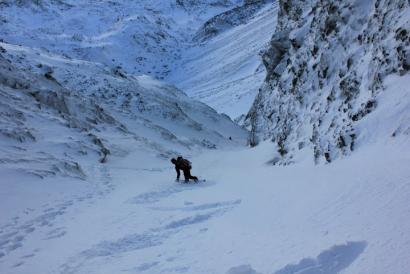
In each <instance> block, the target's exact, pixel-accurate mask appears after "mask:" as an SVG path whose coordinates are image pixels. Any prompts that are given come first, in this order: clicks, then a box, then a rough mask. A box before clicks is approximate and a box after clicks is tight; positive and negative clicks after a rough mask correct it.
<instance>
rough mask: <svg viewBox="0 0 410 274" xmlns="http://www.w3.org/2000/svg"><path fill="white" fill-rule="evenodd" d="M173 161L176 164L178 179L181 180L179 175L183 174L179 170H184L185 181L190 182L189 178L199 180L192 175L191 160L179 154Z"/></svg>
mask: <svg viewBox="0 0 410 274" xmlns="http://www.w3.org/2000/svg"><path fill="white" fill-rule="evenodd" d="M171 162H172V163H173V164H174V165H175V170H176V172H177V181H179V176H180V175H181V173H180V172H179V171H180V170H182V172H184V177H185V183H188V182H189V179H192V180H194V181H195V182H198V177H196V176H192V175H191V168H192V166H191V162H190V161H188V160H187V159H184V158H182V157H181V156H179V157H178V158H177V159H175V158H172V159H171Z"/></svg>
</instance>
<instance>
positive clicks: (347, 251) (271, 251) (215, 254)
mask: <svg viewBox="0 0 410 274" xmlns="http://www.w3.org/2000/svg"><path fill="white" fill-rule="evenodd" d="M405 145H406V144H405V142H403V143H394V144H384V146H378V147H377V150H376V149H375V147H374V146H372V147H369V148H368V149H364V150H362V152H361V153H360V154H359V153H358V154H355V155H352V158H351V159H350V160H349V161H347V160H340V161H337V162H335V163H334V164H333V165H329V166H316V167H315V166H312V164H311V162H310V161H306V162H302V163H300V164H297V165H294V166H291V167H272V166H266V165H264V163H266V162H268V160H269V151H271V146H272V144H262V145H261V146H260V147H257V148H255V149H245V150H243V149H241V150H233V151H213V152H212V151H211V152H208V153H205V154H202V155H199V156H196V157H193V158H192V161H193V163H194V170H193V171H194V172H195V173H196V174H198V175H200V176H203V177H206V178H207V179H208V180H207V181H206V182H202V183H199V184H193V183H192V184H182V183H176V182H173V181H172V179H173V178H174V177H175V174H174V173H175V172H174V170H173V168H172V167H171V166H170V163H168V161H158V159H156V158H155V157H151V156H149V155H144V159H145V162H144V165H143V166H139V167H138V168H133V166H132V163H134V162H136V160H137V159H139V158H140V157H142V156H141V155H137V154H134V153H131V154H129V155H128V156H127V157H126V158H114V159H113V160H112V163H109V164H107V165H105V166H104V168H95V170H96V171H95V174H96V176H95V177H96V181H99V182H100V183H98V184H96V185H94V186H93V187H91V188H90V189H89V191H88V192H84V193H81V192H83V190H84V189H81V188H80V189H77V190H76V193H72V194H71V196H69V195H65V196H64V197H65V199H63V200H60V201H54V202H53V201H49V202H48V203H47V204H41V205H40V206H39V208H34V207H33V208H31V209H26V210H31V211H32V212H30V216H32V217H30V218H23V217H16V218H14V219H11V220H9V221H8V222H3V225H2V227H1V248H2V253H1V254H2V257H1V258H0V270H1V273H15V274H18V273H44V274H47V273H62V274H71V273H72V274H74V273H78V274H83V273H84V274H85V273H87V274H91V273H98V274H101V273H107V274H108V273H204V274H205V273H215V274H216V273H229V274H239V273H275V274H284V273H305V274H306V273H328V274H329V273H406V269H408V263H407V260H406V258H405V257H406V256H407V254H409V251H410V250H409V243H410V236H409V235H408V233H407V231H409V229H410V222H409V221H405V220H404V216H407V215H408V214H409V212H410V207H409V204H408V200H409V198H410V176H407V175H403V174H406V173H405V172H404V170H406V169H407V167H408V165H409V164H410V159H409V158H408V156H406V155H403V156H401V157H399V158H397V157H396V155H397V151H398V150H400V149H403V147H404V146H405ZM380 153H383V155H384V157H383V158H380V157H377V155H379V154H380ZM370 158H372V159H376V160H374V161H372V162H368V161H366V159H370ZM248 159H253V160H252V161H251V162H249V161H248ZM245 163H246V164H245ZM386 163H389V164H388V165H386ZM110 166H112V167H113V168H110ZM244 166H246V169H244V168H243V167H244ZM119 167H122V168H119ZM358 169H360V171H361V174H360V175H357V170H358ZM267 178H269V179H267ZM80 193H81V194H80ZM36 212H38V213H36ZM34 213H36V214H34ZM33 216H37V217H33ZM387 220H388V221H387ZM386 252H387V253H389V254H390V253H391V254H393V255H394V256H389V257H383V256H382V255H383V254H386ZM381 257H383V259H382V260H377V258H381Z"/></svg>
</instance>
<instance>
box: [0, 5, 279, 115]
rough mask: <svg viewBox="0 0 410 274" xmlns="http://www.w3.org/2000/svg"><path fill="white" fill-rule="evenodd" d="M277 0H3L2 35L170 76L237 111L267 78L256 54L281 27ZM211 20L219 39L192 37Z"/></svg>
mask: <svg viewBox="0 0 410 274" xmlns="http://www.w3.org/2000/svg"><path fill="white" fill-rule="evenodd" d="M272 2H273V1H259V0H258V1H225V0H223V1H219V0H216V1H208V0H206V1H136V2H135V1H134V2H130V1H115V2H113V1H97V2H96V1H88V0H82V1H68V0H65V1H51V0H42V1H36V2H31V1H20V2H14V1H3V2H2V3H1V4H0V9H1V15H0V26H1V27H0V39H2V40H3V41H5V42H8V43H11V44H18V45H24V46H28V47H34V48H44V49H47V50H49V51H51V52H54V53H56V54H59V55H63V56H67V57H71V58H74V59H81V60H87V61H91V62H98V63H102V64H104V65H106V66H108V67H110V68H112V69H115V68H120V69H121V70H124V71H125V72H127V73H129V74H135V75H145V74H146V75H151V76H153V77H155V78H157V79H163V78H167V81H168V82H170V83H171V84H174V85H177V86H178V87H180V88H183V89H184V90H185V91H186V92H187V93H188V94H189V95H190V96H194V97H195V98H197V99H200V100H202V101H204V102H205V103H208V104H211V106H212V107H214V108H216V110H217V111H218V112H225V113H227V114H228V115H230V116H231V117H232V118H237V117H238V116H239V115H242V114H244V113H246V111H247V109H248V108H249V107H250V104H251V102H252V101H253V99H254V97H255V95H256V93H257V89H258V87H259V86H260V84H261V83H262V80H263V78H264V77H265V71H264V70H263V69H261V68H262V66H260V64H261V61H260V56H259V55H258V54H259V52H260V51H261V50H262V49H264V47H265V46H266V43H267V42H268V39H269V37H270V36H271V35H272V33H273V31H274V29H275V22H276V12H277V10H276V9H275V7H276V4H275V2H273V3H272ZM266 6H270V7H271V8H268V9H266V8H265V7H266ZM261 10H262V11H261ZM212 22H213V23H212ZM215 22H216V23H215ZM211 23H212V24H211ZM211 25H212V26H213V27H212V28H216V29H218V31H217V32H214V31H212V33H213V35H212V36H215V34H216V33H218V35H216V37H215V38H216V39H210V40H209V39H207V40H206V42H205V43H200V42H198V41H193V40H195V39H194V38H195V37H196V36H198V35H199V33H202V32H207V33H208V32H209V26H211ZM206 26H208V27H206ZM222 26H223V27H222ZM201 30H203V31H201ZM227 30H228V31H229V32H228V33H226V34H225V33H224V31H227ZM208 36H209V35H207V37H208ZM197 40H198V39H197ZM233 49H235V52H233ZM225 72H229V73H230V76H229V77H228V76H226V77H224V76H223V75H224V74H223V73H225ZM169 74H172V76H170V77H168V75H169ZM197 74H198V75H197ZM181 75H182V76H184V75H185V77H182V79H181Z"/></svg>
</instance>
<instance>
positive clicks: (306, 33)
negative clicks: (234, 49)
mask: <svg viewBox="0 0 410 274" xmlns="http://www.w3.org/2000/svg"><path fill="white" fill-rule="evenodd" d="M409 10H410V8H409V3H408V1H382V0H376V1H354V0H345V1H339V2H331V1H316V0H315V1H313V0H312V1H294V0H292V1H290V0H289V1H280V11H279V18H278V26H277V29H276V33H275V34H274V36H273V38H272V41H271V48H270V49H269V50H267V51H266V53H265V54H264V56H263V59H264V63H265V66H266V68H267V71H268V72H267V77H266V82H265V83H264V84H263V86H262V88H261V89H260V92H259V94H258V96H257V98H256V100H255V102H254V104H253V107H252V109H251V110H250V112H249V113H248V116H247V122H248V123H249V125H250V127H251V129H252V134H251V138H250V143H251V144H252V145H256V144H257V143H259V142H260V141H261V140H266V139H271V140H272V141H273V142H275V143H276V144H277V147H278V152H279V154H280V156H281V157H280V158H277V159H276V160H275V162H278V161H279V162H280V163H290V162H292V158H293V157H294V156H295V154H296V153H297V151H299V150H301V149H303V148H308V149H309V150H310V151H311V152H312V155H313V156H314V159H315V161H316V162H331V161H332V160H334V159H336V158H338V157H341V156H342V155H347V154H349V153H350V152H351V151H352V150H354V149H355V148H356V140H357V139H358V138H362V137H364V136H361V134H362V135H363V134H365V133H364V132H365V131H369V130H370V131H371V130H372V129H366V130H363V129H361V128H360V120H361V119H363V118H364V117H366V116H367V115H368V114H369V113H371V112H372V111H373V110H374V109H375V108H377V106H378V103H379V97H380V95H381V94H383V93H384V92H386V88H385V87H384V85H383V81H384V79H385V78H386V77H387V76H389V75H401V76H402V77H406V78H408V69H409V67H408V61H407V60H408V52H409V43H410V41H409V35H408V29H409V26H410V25H409V24H410V22H409V21H408V13H409ZM388 92H390V91H388ZM378 115H383V114H378ZM406 122H408V120H406V121H398V123H406ZM399 126H400V125H399V124H398V125H397V127H399Z"/></svg>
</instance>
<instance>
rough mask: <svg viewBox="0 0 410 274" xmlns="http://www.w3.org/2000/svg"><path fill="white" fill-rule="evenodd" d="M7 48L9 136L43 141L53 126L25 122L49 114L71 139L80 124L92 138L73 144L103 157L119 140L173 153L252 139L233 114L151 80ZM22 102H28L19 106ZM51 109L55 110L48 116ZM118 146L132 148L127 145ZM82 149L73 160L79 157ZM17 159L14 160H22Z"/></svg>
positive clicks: (5, 131) (80, 129)
mask: <svg viewBox="0 0 410 274" xmlns="http://www.w3.org/2000/svg"><path fill="white" fill-rule="evenodd" d="M1 46H2V47H3V48H4V51H5V52H4V53H3V55H4V56H6V57H3V58H2V65H3V67H2V69H3V70H2V71H3V73H2V78H3V80H2V81H3V83H4V84H3V85H4V90H3V96H4V98H5V101H4V102H3V107H2V108H3V109H4V111H5V115H6V117H8V118H7V120H6V123H4V125H3V126H2V133H3V136H5V137H9V138H11V139H16V141H20V142H25V141H30V142H32V143H36V134H35V133H34V132H35V131H38V132H37V133H38V134H39V135H40V136H44V135H45V134H46V132H47V130H46V129H44V128H36V127H35V126H34V125H36V124H37V123H38V122H37V120H36V119H34V120H33V122H32V123H29V122H25V119H26V116H27V115H28V116H30V115H35V116H39V119H40V117H41V116H43V115H46V116H47V115H48V116H49V118H46V121H49V122H48V123H51V124H54V122H53V121H56V122H58V123H57V124H58V125H59V127H61V126H62V127H67V128H68V129H65V130H64V131H65V132H67V135H68V136H70V133H69V132H70V128H72V129H73V132H77V133H78V134H79V135H84V137H85V138H86V139H88V141H85V140H82V139H83V138H78V139H77V138H76V137H73V136H71V139H72V142H73V143H80V148H77V149H78V150H79V152H78V153H80V152H81V153H84V154H87V152H82V149H81V147H86V146H87V145H89V143H94V144H95V146H96V147H99V149H98V151H100V154H101V157H102V158H101V161H102V162H105V161H106V157H107V154H109V153H110V151H111V150H113V153H115V150H116V147H117V146H119V144H117V141H118V140H117V139H120V140H121V139H124V138H125V139H128V142H131V143H134V145H136V146H138V147H145V148H146V149H151V150H152V151H154V152H156V153H159V154H160V155H163V156H166V157H167V156H168V155H171V154H175V151H178V150H179V151H180V152H181V151H187V150H188V151H189V150H191V149H195V148H197V149H200V148H217V147H218V146H220V145H223V144H224V145H229V144H230V143H233V142H244V139H245V138H246V132H245V131H244V130H243V129H241V128H239V127H238V126H236V125H235V124H233V122H232V121H230V120H229V118H227V117H225V116H220V115H218V114H217V113H216V112H215V111H214V110H213V109H211V108H209V107H208V106H206V105H204V104H202V103H199V102H195V101H193V100H191V99H190V98H188V97H187V96H186V95H185V94H184V93H182V92H181V91H179V90H177V89H175V88H173V87H171V86H167V85H164V84H163V83H160V82H158V81H156V80H153V79H150V78H149V77H128V76H127V75H126V74H124V73H122V72H119V71H110V70H107V69H106V68H105V67H103V66H101V65H98V64H95V63H90V62H85V61H80V60H74V59H67V58H64V57H61V56H58V55H55V54H49V53H46V52H42V51H38V50H32V49H29V48H25V47H20V46H13V45H10V44H5V43H2V44H1ZM6 58H8V59H9V60H6ZM31 79H33V80H31ZM14 90H17V91H18V92H19V93H20V94H21V95H20V96H21V97H22V98H21V99H18V97H17V98H15V96H13V94H14ZM19 101H21V102H20V103H19V104H18V105H21V106H20V107H19V108H16V109H14V106H15V105H16V104H17V102H19ZM26 104H28V105H30V106H31V108H30V109H29V110H25V111H24V112H23V110H22V109H21V107H23V106H25V105H26ZM43 109H44V111H45V112H47V113H48V114H43V113H42V110H43ZM13 113H14V114H13ZM53 113H54V114H53ZM43 119H44V118H43ZM32 128H33V132H32V130H31V129H32ZM55 132H57V131H55ZM55 132H50V133H49V134H50V135H55ZM107 134H108V135H107ZM113 135H114V136H115V137H114V138H113ZM68 136H67V137H68ZM108 136H109V137H108ZM229 137H232V138H233V139H234V141H230V140H228V138H229ZM40 140H41V139H40ZM62 142H63V143H64V142H66V140H62ZM81 142H84V144H82V143H81ZM70 143H71V142H70ZM120 143H121V142H120ZM91 146H93V145H91ZM127 146H129V144H128V145H127ZM29 147H30V146H29ZM26 149H28V148H26ZM118 149H119V151H126V150H127V149H126V148H124V147H121V146H120V147H119V148H118ZM45 150H47V149H45ZM78 153H77V154H76V155H73V156H72V157H71V158H76V157H78V156H79V155H78ZM16 157H17V155H14V156H12V157H10V159H12V158H14V160H17V159H16ZM11 161H13V160H11ZM45 161H48V160H47V159H45ZM65 165H67V164H65ZM75 165H77V163H75V164H74V166H75ZM80 166H81V165H80ZM80 166H79V167H78V168H79V169H81V167H80Z"/></svg>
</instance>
